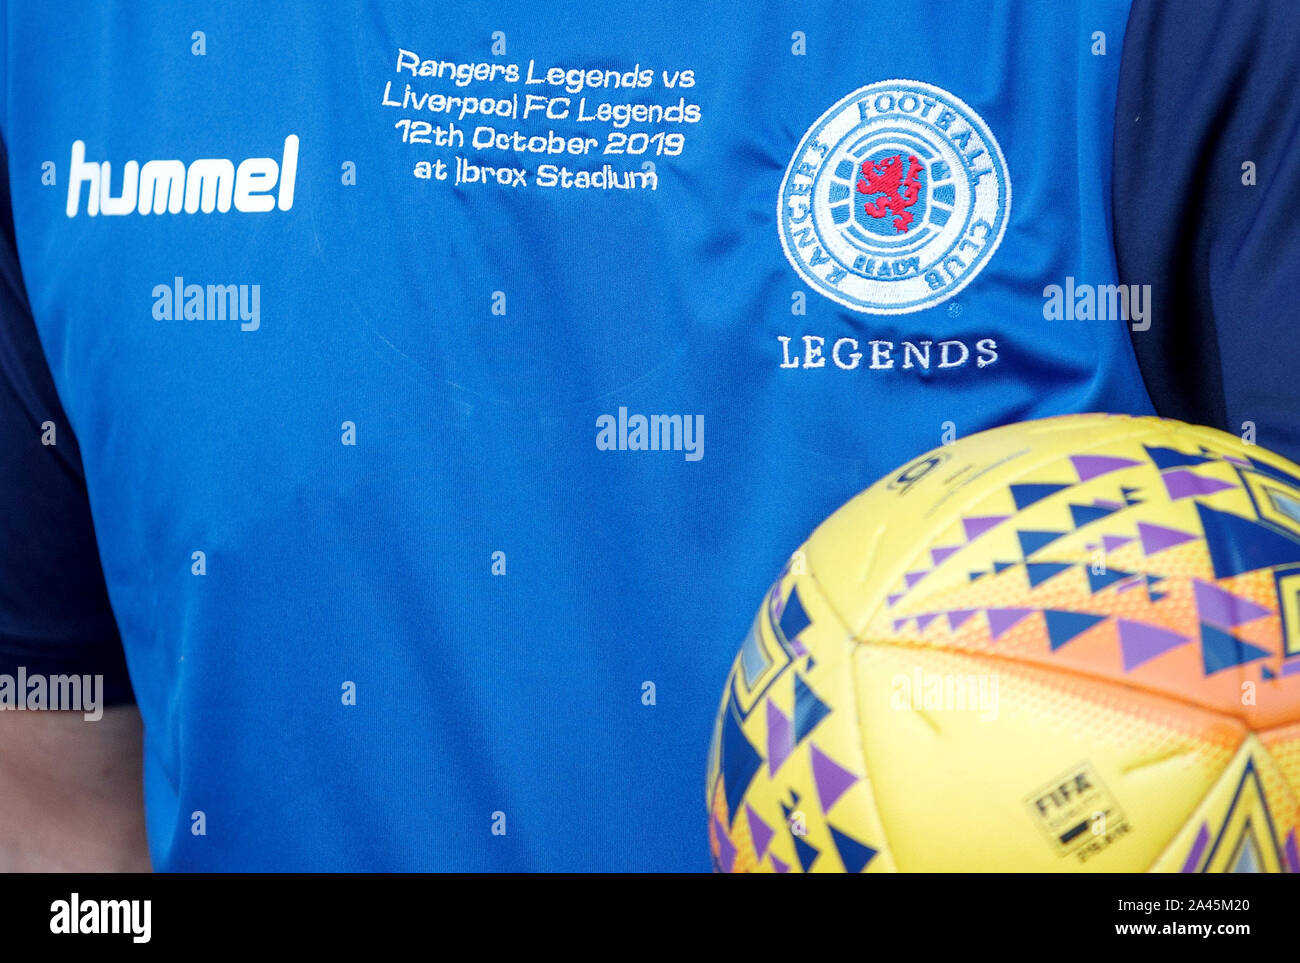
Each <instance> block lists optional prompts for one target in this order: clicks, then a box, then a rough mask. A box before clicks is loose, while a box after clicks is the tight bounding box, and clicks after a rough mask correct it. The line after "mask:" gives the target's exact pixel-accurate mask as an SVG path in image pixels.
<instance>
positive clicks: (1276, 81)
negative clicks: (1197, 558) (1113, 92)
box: [1112, 0, 1300, 460]
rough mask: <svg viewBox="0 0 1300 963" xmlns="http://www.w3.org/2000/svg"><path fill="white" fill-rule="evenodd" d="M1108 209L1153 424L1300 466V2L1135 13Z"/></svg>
mask: <svg viewBox="0 0 1300 963" xmlns="http://www.w3.org/2000/svg"><path fill="white" fill-rule="evenodd" d="M1247 165H1249V166H1247ZM1252 181H1253V183H1251V182H1252ZM1112 206H1113V214H1114V229H1115V247H1116V256H1117V260H1118V268H1119V277H1120V281H1121V282H1123V283H1125V284H1143V285H1145V284H1149V285H1151V297H1152V302H1151V313H1150V328H1149V329H1148V330H1145V331H1138V330H1135V331H1133V333H1132V338H1133V345H1134V349H1135V351H1136V353H1137V358H1138V363H1139V365H1140V366H1141V369H1142V374H1143V378H1144V380H1145V381H1146V384H1147V388H1148V391H1149V392H1150V395H1151V399H1152V401H1153V402H1154V404H1155V406H1156V410H1157V411H1158V412H1159V413H1160V414H1162V415H1166V416H1168V417H1173V418H1179V419H1182V420H1184V421H1191V422H1198V423H1201V424H1208V425H1212V426H1214V427H1216V428H1222V429H1224V430H1225V431H1230V432H1232V433H1233V434H1237V435H1241V434H1242V433H1243V430H1244V429H1243V425H1244V424H1245V423H1247V422H1250V423H1253V424H1254V425H1255V428H1256V438H1255V440H1256V441H1257V443H1258V444H1260V445H1262V446H1264V447H1266V448H1269V449H1272V450H1274V451H1276V452H1278V453H1279V454H1282V455H1285V456H1287V457H1289V458H1291V459H1292V460H1300V3H1298V2H1296V0H1248V2H1243V0H1179V2H1172V0H1169V2H1162V0H1135V2H1134V4H1133V6H1132V9H1131V12H1130V16H1129V23H1128V30H1127V34H1126V36H1125V39H1124V54H1123V61H1122V63H1121V67H1120V84H1119V95H1118V100H1117V103H1116V115H1115V157H1114V190H1113V195H1112Z"/></svg>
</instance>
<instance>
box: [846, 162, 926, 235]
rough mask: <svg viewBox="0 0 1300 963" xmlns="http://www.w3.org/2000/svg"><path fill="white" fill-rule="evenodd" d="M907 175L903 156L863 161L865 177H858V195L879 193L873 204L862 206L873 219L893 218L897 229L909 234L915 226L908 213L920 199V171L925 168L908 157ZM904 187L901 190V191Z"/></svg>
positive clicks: (910, 213)
mask: <svg viewBox="0 0 1300 963" xmlns="http://www.w3.org/2000/svg"><path fill="white" fill-rule="evenodd" d="M907 163H908V169H907V176H906V177H904V176H903V155H902V154H895V155H894V156H893V157H882V158H881V159H880V160H878V161H869V160H865V161H863V162H862V170H861V174H862V176H861V177H860V178H858V193H859V194H880V195H882V196H880V197H877V198H876V199H875V200H874V201H867V203H866V204H865V205H863V207H864V209H865V210H866V212H867V213H868V214H870V215H871V216H872V217H874V218H877V219H879V218H883V217H888V216H889V215H891V214H892V215H894V228H895V230H897V231H898V233H899V234H906V233H907V229H908V228H909V227H911V225H912V212H911V211H909V210H908V208H909V207H911V206H912V205H913V204H915V203H916V199H917V198H918V197H920V196H921V171H923V170H925V165H924V164H922V163H921V161H920V160H919V159H918V158H917V157H916V155H914V154H913V155H909V156H908V158H907ZM900 188H901V190H900Z"/></svg>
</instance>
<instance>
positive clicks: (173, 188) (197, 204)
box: [68, 134, 298, 217]
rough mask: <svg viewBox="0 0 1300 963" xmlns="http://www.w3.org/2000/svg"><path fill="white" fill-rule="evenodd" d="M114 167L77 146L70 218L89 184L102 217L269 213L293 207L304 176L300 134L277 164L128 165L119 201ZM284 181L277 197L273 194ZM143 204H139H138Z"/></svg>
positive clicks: (93, 209) (91, 204)
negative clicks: (112, 188)
mask: <svg viewBox="0 0 1300 963" xmlns="http://www.w3.org/2000/svg"><path fill="white" fill-rule="evenodd" d="M112 168H113V165H112V164H110V163H109V162H108V161H104V162H102V163H99V164H97V163H95V162H94V161H87V160H86V142H85V141H83V140H75V141H73V142H72V161H71V164H70V168H69V176H68V217H76V216H77V210H78V208H79V207H80V206H81V186H82V185H83V184H87V185H89V188H90V189H89V191H88V192H87V197H86V213H87V214H89V215H90V216H91V217H94V216H95V215H96V214H135V213H137V212H138V213H140V214H148V213H150V212H152V213H154V214H163V213H169V214H179V213H180V212H181V211H182V210H183V211H184V212H185V213H186V214H195V213H197V212H199V211H202V212H203V213H204V214H211V213H212V212H213V211H220V212H221V213H222V214H224V213H226V212H227V211H229V210H230V207H231V204H232V203H233V204H234V207H235V210H237V211H244V212H246V213H255V214H264V213H266V212H267V211H271V210H274V209H275V208H277V207H278V208H279V209H280V210H282V211H287V210H289V208H291V207H293V182H294V180H295V178H296V177H297V175H298V135H297V134H290V135H289V136H288V137H286V138H285V139H284V153H283V155H282V156H281V160H280V163H279V164H277V163H276V162H275V159H274V158H271V157H250V158H248V159H247V160H244V161H240V164H239V167H238V169H236V167H235V162H234V161H230V160H226V159H225V158H224V157H215V158H203V159H200V160H196V161H194V162H192V163H191V164H190V165H189V167H186V166H185V164H183V163H182V162H181V161H178V160H151V161H145V164H144V166H143V167H141V166H140V164H139V163H138V162H136V161H133V160H131V161H127V162H126V163H125V164H123V165H122V191H121V193H120V194H118V195H117V196H116V197H114V196H113V195H112V194H111V192H110V188H109V185H110V183H111V181H112ZM277 181H278V182H279V191H278V192H277V193H276V194H275V196H272V195H271V191H272V190H273V189H275V187H276V182H277ZM137 201H138V203H137Z"/></svg>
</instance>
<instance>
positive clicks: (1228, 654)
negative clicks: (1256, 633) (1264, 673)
mask: <svg viewBox="0 0 1300 963" xmlns="http://www.w3.org/2000/svg"><path fill="white" fill-rule="evenodd" d="M1272 654H1273V653H1271V652H1269V651H1268V650H1267V649H1261V648H1260V647H1259V646H1257V645H1251V644H1250V643H1249V642H1243V641H1241V639H1239V638H1237V637H1236V636H1235V635H1231V634H1229V633H1227V632H1225V631H1223V629H1219V628H1215V627H1214V626H1213V625H1210V624H1208V623H1206V622H1202V623H1201V659H1202V661H1203V662H1204V664H1205V674H1206V675H1213V674H1214V673H1215V672H1221V671H1223V670H1224V669H1231V668H1232V667H1233V666H1237V665H1244V664H1245V663H1247V662H1253V661H1255V660H1256V659H1262V658H1264V657H1265V656H1268V655H1272Z"/></svg>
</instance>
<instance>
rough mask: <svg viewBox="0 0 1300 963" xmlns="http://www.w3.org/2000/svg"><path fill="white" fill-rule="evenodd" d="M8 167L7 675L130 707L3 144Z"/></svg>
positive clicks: (3, 566) (2, 665)
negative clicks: (17, 227)
mask: <svg viewBox="0 0 1300 963" xmlns="http://www.w3.org/2000/svg"><path fill="white" fill-rule="evenodd" d="M0 165H2V166H0V673H3V674H6V675H10V676H14V677H16V676H17V675H18V670H19V669H20V668H23V669H25V670H26V673H27V675H28V677H31V676H33V675H36V674H40V675H46V676H50V675H62V674H67V675H73V674H76V675H91V676H94V675H102V676H103V677H104V689H103V699H104V702H105V703H106V704H109V705H112V704H114V703H120V702H129V701H131V699H132V694H131V685H130V681H129V679H128V678H127V672H126V663H125V660H124V658H123V654H122V644H121V640H120V639H119V637H118V632H117V625H116V623H115V622H114V621H113V613H112V610H111V609H110V607H109V602H108V593H107V591H106V590H105V587H104V576H103V572H102V571H101V569H100V565H99V552H98V549H97V547H96V544H95V532H94V528H93V526H92V524H91V517H90V505H89V502H88V500H87V497H86V484H85V478H84V476H83V474H82V469H81V455H80V452H79V450H78V447H77V440H76V438H75V437H73V434H72V429H71V428H70V427H69V425H68V422H67V419H66V418H65V417H64V413H63V408H62V406H61V405H60V404H59V399H58V395H57V394H56V393H55V389H54V382H53V379H52V378H51V376H50V371H49V367H48V366H47V364H46V362H45V355H44V353H43V351H42V350H41V345H40V341H39V340H38V338H37V334H36V325H35V322H34V321H33V320H32V314H31V309H30V307H29V306H28V301H27V293H26V290H25V288H24V286H23V279H22V274H21V271H20V269H19V264H18V255H17V247H16V244H15V241H14V227H13V216H12V208H11V205H10V195H9V177H8V167H9V164H8V151H7V150H6V149H5V147H4V145H3V143H2V142H0ZM47 422H50V423H52V424H53V425H54V431H55V434H54V441H55V444H53V445H46V444H43V443H42V435H43V434H44V432H43V431H42V427H41V426H42V425H43V424H45V423H47ZM19 696H20V697H23V696H25V694H24V693H19Z"/></svg>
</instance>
